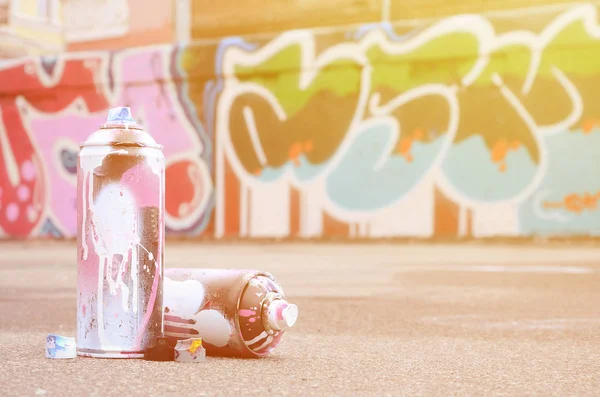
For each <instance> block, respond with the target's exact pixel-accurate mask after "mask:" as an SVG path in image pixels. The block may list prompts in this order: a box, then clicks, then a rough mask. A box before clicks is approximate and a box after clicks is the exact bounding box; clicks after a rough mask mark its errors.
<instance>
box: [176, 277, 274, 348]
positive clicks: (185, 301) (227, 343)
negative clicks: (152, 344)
mask: <svg viewBox="0 0 600 397" xmlns="http://www.w3.org/2000/svg"><path fill="white" fill-rule="evenodd" d="M164 288H165V291H164V296H165V300H164V306H165V309H164V311H165V313H164V319H165V336H167V337H168V338H169V339H170V342H171V344H173V345H174V343H176V341H177V340H182V339H187V338H198V337H201V338H202V341H203V346H204V347H205V349H206V353H207V355H212V356H229V357H263V356H266V355H268V354H270V353H271V352H272V351H273V350H274V349H275V347H276V346H277V345H278V344H279V342H280V341H281V337H282V335H283V333H284V331H275V330H272V329H269V327H268V325H267V324H265V321H263V320H264V319H265V318H264V313H263V307H264V305H265V302H268V301H269V300H270V299H272V298H273V297H278V298H284V293H283V288H282V287H281V285H280V284H279V283H278V282H277V280H276V279H275V278H274V277H273V276H272V275H270V274H269V273H264V272H259V271H256V270H238V269H166V270H165V285H164Z"/></svg>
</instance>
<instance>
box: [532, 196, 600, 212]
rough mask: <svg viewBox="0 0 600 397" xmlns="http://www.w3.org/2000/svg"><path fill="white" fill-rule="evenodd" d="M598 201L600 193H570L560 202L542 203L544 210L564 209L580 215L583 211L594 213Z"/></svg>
mask: <svg viewBox="0 0 600 397" xmlns="http://www.w3.org/2000/svg"><path fill="white" fill-rule="evenodd" d="M599 200H600V192H598V193H596V194H590V193H588V192H585V193H584V194H582V195H581V194H577V193H571V194H568V195H566V196H565V197H564V198H563V199H562V200H561V201H544V204H543V206H544V208H545V209H564V210H566V211H569V212H574V213H576V214H580V213H582V212H583V211H585V210H587V211H595V210H597V209H598V201H599Z"/></svg>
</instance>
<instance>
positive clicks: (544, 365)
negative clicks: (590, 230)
mask: <svg viewBox="0 0 600 397" xmlns="http://www.w3.org/2000/svg"><path fill="white" fill-rule="evenodd" d="M165 261H166V265H167V267H210V268H255V269H259V270H264V271H269V272H271V273H272V274H273V275H274V276H275V277H276V278H277V279H278V280H279V281H280V282H281V283H282V285H283V286H284V289H285V293H286V297H287V298H288V300H289V301H291V302H294V303H296V304H297V305H298V306H299V308H300V317H299V320H298V322H297V324H296V326H295V327H294V328H293V329H291V330H289V331H288V332H287V333H286V334H285V335H284V338H283V342H282V344H281V345H280V346H279V347H278V348H277V349H276V350H275V352H274V353H273V354H272V355H271V356H269V357H267V358H262V359H231V358H213V357H209V358H207V361H206V362H204V363H200V364H183V363H176V362H165V363H157V362H147V361H143V360H107V359H90V358H87V359H86V358H77V359H74V360H50V359H46V358H45V357H44V340H45V337H46V335H47V334H48V333H58V334H61V335H67V336H74V335H75V321H76V320H75V315H76V314H75V305H76V275H77V273H76V265H75V245H74V243H73V242H1V243H0V352H1V354H0V395H2V396H35V395H47V396H120V397H125V396H138V395H139V396H178V395H181V396H204V395H233V396H237V395H263V396H264V395H298V396H305V395H315V396H328V395H340V396H350V395H352V396H385V395H389V396H400V395H406V396H508V395H510V396H538V395H539V396H598V395H600V247H597V248H596V247H594V245H593V244H591V245H590V244H588V245H572V246H564V245H559V246H552V245H551V246H541V245H535V246H534V245H531V246H528V245H497V244H496V245H483V244H465V245H433V244H422V245H421V244H403V245H400V244H396V245H391V244H390V245H386V244H363V245H348V244H340V245H332V244H279V245H276V244H260V245H250V244H208V243H202V244H198V243H181V242H173V243H168V245H167V250H166V257H165Z"/></svg>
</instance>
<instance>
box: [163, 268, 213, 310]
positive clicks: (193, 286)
mask: <svg viewBox="0 0 600 397" xmlns="http://www.w3.org/2000/svg"><path fill="white" fill-rule="evenodd" d="M204 294H205V290H204V286H203V285H202V283H200V282H199V281H196V280H185V281H173V280H171V279H170V278H168V277H165V280H164V285H163V306H164V307H165V308H169V314H172V315H173V316H176V317H179V318H182V319H186V320H187V319H191V318H193V316H194V314H196V312H197V311H198V310H200V308H201V307H202V304H203V303H204Z"/></svg>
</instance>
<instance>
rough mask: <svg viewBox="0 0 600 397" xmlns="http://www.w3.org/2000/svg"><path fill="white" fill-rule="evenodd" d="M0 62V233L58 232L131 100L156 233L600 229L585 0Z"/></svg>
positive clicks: (596, 32) (593, 18)
mask: <svg viewBox="0 0 600 397" xmlns="http://www.w3.org/2000/svg"><path fill="white" fill-rule="evenodd" d="M520 15H521V16H520V17H518V18H517V16H515V17H511V16H510V15H507V16H504V17H498V18H484V17H482V16H479V15H464V16H456V17H448V18H445V19H442V20H440V21H439V22H435V23H431V24H422V25H419V26H416V27H410V28H408V27H404V28H392V27H389V26H387V25H381V24H380V25H373V26H371V25H368V26H362V27H359V28H357V29H353V30H347V31H339V30H332V31H330V32H325V31H324V30H322V29H320V30H297V31H290V32H285V33H283V34H280V35H276V36H273V37H268V38H262V39H260V40H251V39H244V38H228V39H224V40H220V41H218V42H216V44H214V45H208V44H195V45H194V44H190V45H185V46H172V45H166V46H154V47H143V48H133V49H127V50H122V51H117V52H105V51H92V52H85V53H84V52H80V53H67V54H64V55H61V56H59V57H54V58H47V57H46V58H27V59H21V60H15V61H6V62H4V63H2V64H1V65H0V90H1V93H0V120H1V122H0V149H1V150H0V234H1V235H2V236H3V237H11V236H12V237H27V236H32V237H33V236H47V235H51V236H73V235H74V234H75V232H76V214H75V179H76V178H75V169H76V155H77V151H78V143H79V142H81V141H83V140H84V139H85V138H86V136H87V135H88V134H90V133H91V132H92V131H94V130H95V129H96V128H97V127H98V126H99V124H100V123H101V122H102V121H103V120H104V118H105V115H106V111H107V109H108V108H110V107H112V106H116V105H129V106H131V107H132V109H133V111H134V114H135V116H136V117H137V118H138V119H139V122H140V123H142V124H143V125H144V126H145V127H146V128H147V129H148V131H149V132H150V133H152V134H153V135H154V136H155V138H156V139H157V140H158V141H159V142H161V143H163V144H164V146H165V154H166V156H167V162H168V167H167V173H166V178H167V197H166V208H167V215H168V216H167V218H166V223H167V228H168V233H169V234H170V235H175V234H184V235H189V236H210V237H216V238H222V237H244V238H253V237H288V236H293V237H316V238H319V237H341V238H354V237H366V238H381V237H400V236H414V237H434V238H435V237H450V236H474V237H486V236H531V235H584V236H590V235H598V234H600V212H599V211H598V209H597V203H598V200H599V199H600V76H599V75H598V71H599V70H600V24H599V21H598V15H597V10H596V8H595V7H593V6H591V5H583V6H577V7H572V8H570V9H568V10H566V11H560V12H554V13H552V14H543V15H537V14H536V15H535V16H532V15H522V14H520Z"/></svg>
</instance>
